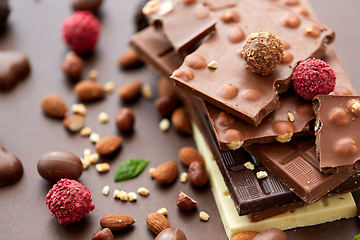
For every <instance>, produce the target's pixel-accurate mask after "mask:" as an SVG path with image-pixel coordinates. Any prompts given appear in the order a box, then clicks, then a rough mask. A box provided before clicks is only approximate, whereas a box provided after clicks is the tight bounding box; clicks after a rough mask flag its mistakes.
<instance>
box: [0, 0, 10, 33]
mask: <svg viewBox="0 0 360 240" xmlns="http://www.w3.org/2000/svg"><path fill="white" fill-rule="evenodd" d="M9 14H10V8H9V4H8V0H0V33H1V32H2V31H3V30H4V29H5V26H6V22H7V19H8V17H9Z"/></svg>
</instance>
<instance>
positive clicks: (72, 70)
mask: <svg viewBox="0 0 360 240" xmlns="http://www.w3.org/2000/svg"><path fill="white" fill-rule="evenodd" d="M83 66H84V61H83V60H82V58H81V57H79V56H78V55H77V54H76V53H75V52H72V51H71V52H68V53H67V54H66V55H65V58H64V61H63V62H62V64H61V69H62V71H63V73H64V74H65V75H66V76H67V77H68V78H69V79H70V80H72V81H77V80H79V78H80V76H81V73H82V71H83Z"/></svg>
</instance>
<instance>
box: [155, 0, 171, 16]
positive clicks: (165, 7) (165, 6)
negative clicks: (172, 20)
mask: <svg viewBox="0 0 360 240" xmlns="http://www.w3.org/2000/svg"><path fill="white" fill-rule="evenodd" d="M172 10H174V4H173V3H172V2H171V1H166V2H163V3H162V4H161V5H160V7H159V10H158V12H157V14H159V15H160V16H165V15H166V14H168V13H169V12H171V11H172Z"/></svg>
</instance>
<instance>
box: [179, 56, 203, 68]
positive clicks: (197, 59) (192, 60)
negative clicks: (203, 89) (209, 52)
mask: <svg viewBox="0 0 360 240" xmlns="http://www.w3.org/2000/svg"><path fill="white" fill-rule="evenodd" d="M184 62H185V63H186V65H188V66H189V67H191V68H194V69H200V68H204V67H206V66H207V64H206V61H205V59H204V58H203V57H202V56H200V55H197V54H189V55H187V56H186V57H185V60H184Z"/></svg>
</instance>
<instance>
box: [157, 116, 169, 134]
mask: <svg viewBox="0 0 360 240" xmlns="http://www.w3.org/2000/svg"><path fill="white" fill-rule="evenodd" d="M159 127H160V129H161V131H163V132H166V131H167V130H169V128H170V121H169V119H167V118H163V119H161V121H160V123H159Z"/></svg>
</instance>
